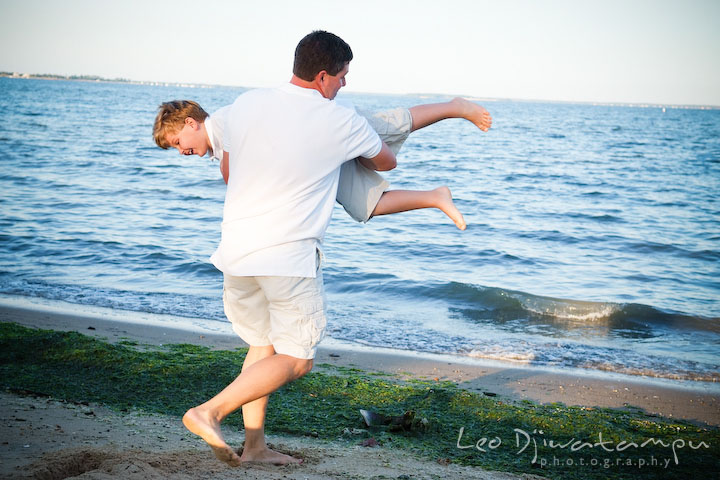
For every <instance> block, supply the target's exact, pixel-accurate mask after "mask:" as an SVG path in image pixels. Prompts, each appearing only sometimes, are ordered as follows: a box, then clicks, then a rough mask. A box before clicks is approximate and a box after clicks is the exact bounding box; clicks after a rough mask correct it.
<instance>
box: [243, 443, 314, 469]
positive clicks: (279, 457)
mask: <svg viewBox="0 0 720 480" xmlns="http://www.w3.org/2000/svg"><path fill="white" fill-rule="evenodd" d="M240 461H241V462H257V463H272V464H273V465H290V464H299V463H302V459H300V458H295V457H291V456H290V455H285V454H284V453H280V452H276V451H275V450H271V449H269V448H268V447H267V446H266V447H264V448H258V449H253V450H250V449H248V448H245V449H243V452H242V455H241V456H240Z"/></svg>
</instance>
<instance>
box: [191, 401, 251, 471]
mask: <svg viewBox="0 0 720 480" xmlns="http://www.w3.org/2000/svg"><path fill="white" fill-rule="evenodd" d="M182 421H183V424H184V425H185V428H187V429H188V430H190V431H191V432H192V433H194V434H195V435H197V436H199V437H201V438H202V439H203V440H205V442H207V444H208V445H210V448H212V450H213V452H214V453H215V456H216V457H217V458H218V460H220V461H222V462H225V463H227V464H228V465H230V466H231V467H239V466H240V463H241V460H240V457H239V456H238V454H237V453H235V452H234V451H233V449H232V448H230V446H229V445H228V444H227V443H225V439H223V436H222V433H221V432H220V424H219V423H218V422H217V421H216V420H215V419H214V418H210V416H209V415H207V414H206V413H205V412H202V411H200V410H199V409H198V408H197V407H195V408H191V409H190V410H188V411H187V412H185V415H184V416H183V419H182Z"/></svg>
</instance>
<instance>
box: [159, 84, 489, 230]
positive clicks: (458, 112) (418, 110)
mask: <svg viewBox="0 0 720 480" xmlns="http://www.w3.org/2000/svg"><path fill="white" fill-rule="evenodd" d="M229 108H230V106H229V105H228V106H225V107H222V108H220V109H219V110H218V111H216V112H215V113H213V114H212V115H208V114H207V113H206V112H205V110H203V109H202V107H201V106H200V105H198V104H197V103H195V102H192V101H190V100H175V101H171V102H165V103H163V104H162V105H160V108H159V112H158V115H157V117H156V119H155V125H154V128H153V137H154V140H155V143H156V144H157V145H158V146H159V147H160V148H163V149H168V148H176V149H177V150H178V151H179V152H180V154H182V155H198V156H201V157H202V156H204V155H205V154H206V153H210V156H211V157H212V158H217V159H218V160H220V161H221V163H220V170H221V172H222V175H223V179H224V180H225V183H227V182H228V178H229V170H228V167H227V165H226V164H225V163H223V162H222V140H223V128H224V123H225V117H226V115H227V112H228V110H229ZM363 116H365V117H366V118H367V120H368V122H370V125H371V126H372V127H373V129H374V130H375V131H376V132H378V134H379V135H380V138H381V139H382V140H383V141H385V143H387V145H388V146H389V147H390V149H391V150H392V151H393V153H395V154H396V155H397V153H398V152H399V150H400V148H401V147H402V145H403V143H404V142H405V139H406V138H407V137H408V135H409V134H410V133H411V132H414V131H415V130H419V129H421V128H424V127H426V126H428V125H431V124H433V123H435V122H438V121H440V120H444V119H448V118H464V119H466V120H468V121H471V122H472V123H474V124H475V125H476V126H477V127H478V128H479V129H480V130H482V131H487V130H488V129H489V128H490V126H491V125H492V118H491V117H490V114H489V113H488V112H487V110H485V109H484V108H483V107H481V106H480V105H477V104H475V103H472V102H469V101H467V100H465V99H463V98H459V97H458V98H455V99H453V100H452V101H450V102H444V103H434V104H424V105H417V106H414V107H410V108H409V109H404V108H397V109H394V110H387V111H382V112H378V113H375V114H374V115H364V114H363ZM388 185H389V184H388V183H387V182H386V181H385V180H384V179H383V178H382V177H381V176H380V175H379V174H377V173H375V172H374V171H372V170H370V169H367V168H365V167H364V166H363V165H362V164H361V163H360V161H358V160H355V161H353V162H346V163H345V164H343V166H342V169H341V171H340V184H339V187H338V194H337V201H338V203H340V204H341V205H342V206H343V208H345V210H346V211H347V213H348V214H349V215H350V216H351V217H352V218H353V219H355V220H356V221H358V222H363V223H364V222H367V221H368V220H369V219H370V218H372V217H374V216H376V215H389V214H392V213H399V212H405V211H408V210H416V209H420V208H437V209H439V210H441V211H443V212H444V213H445V214H446V215H447V216H448V217H450V219H451V220H453V222H455V225H456V226H457V227H458V228H459V229H461V230H465V228H466V224H465V220H464V219H463V216H462V214H461V213H460V212H459V211H458V209H457V208H456V207H455V204H454V203H453V201H452V196H451V194H450V190H449V189H448V188H447V187H439V188H436V189H434V190H426V191H415V190H389V191H387V190H386V189H387V187H388Z"/></svg>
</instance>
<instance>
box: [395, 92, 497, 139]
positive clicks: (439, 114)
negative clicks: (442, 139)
mask: <svg viewBox="0 0 720 480" xmlns="http://www.w3.org/2000/svg"><path fill="white" fill-rule="evenodd" d="M409 110H410V115H412V129H411V130H410V131H411V132H414V131H415V130H419V129H421V128H425V127H427V126H428V125H432V124H433V123H435V122H439V121H440V120H445V119H448V118H464V119H465V120H468V121H470V122H472V123H474V124H475V125H476V126H477V127H478V128H479V129H480V130H482V131H483V132H487V131H488V130H489V129H490V127H491V126H492V117H491V116H490V114H489V113H488V111H487V110H485V108H483V107H482V106H480V105H478V104H477V103H474V102H471V101H469V100H465V99H464V98H461V97H456V98H454V99H452V100H451V101H449V102H444V103H426V104H424V105H416V106H414V107H410V108H409Z"/></svg>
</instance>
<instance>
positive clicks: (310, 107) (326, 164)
mask: <svg viewBox="0 0 720 480" xmlns="http://www.w3.org/2000/svg"><path fill="white" fill-rule="evenodd" d="M221 110H222V109H221ZM216 113H217V112H216ZM223 115H225V117H226V120H227V123H226V125H225V126H224V128H223V133H224V134H221V135H220V136H222V137H223V142H224V145H223V150H225V151H228V152H230V164H229V169H230V172H231V175H230V179H229V182H228V189H227V192H226V197H225V207H224V211H223V225H222V239H221V241H220V245H219V246H218V248H217V250H216V251H215V253H214V254H213V255H212V257H211V261H212V262H213V264H214V265H215V266H216V267H217V268H218V269H219V270H221V271H223V272H224V273H226V274H229V275H233V276H291V277H315V276H316V273H317V265H316V249H319V248H320V246H321V244H322V240H323V237H324V234H325V230H326V229H327V226H328V224H329V223H330V217H331V215H332V210H333V206H334V203H335V196H336V192H337V185H338V177H339V172H340V166H341V165H342V164H343V163H344V162H345V161H348V160H351V159H354V158H356V157H360V156H363V157H368V158H372V157H374V156H376V155H377V154H378V153H380V150H381V148H382V142H381V141H380V138H379V137H378V135H377V133H376V132H375V131H374V130H373V129H372V128H371V127H370V125H369V124H368V122H367V120H366V119H365V118H363V117H361V116H360V115H358V114H357V113H356V112H355V111H354V110H351V109H349V108H346V107H343V106H340V105H338V104H337V103H335V102H334V101H331V100H327V99H325V98H323V97H322V95H320V93H319V92H317V91H316V90H311V89H307V88H302V87H298V86H295V85H292V84H290V83H288V84H285V85H282V86H280V87H278V88H273V89H258V90H252V91H250V92H246V93H245V94H243V95H241V96H240V97H238V99H237V100H236V101H235V103H234V104H233V105H232V106H231V107H230V110H229V111H227V112H223ZM211 132H212V133H210V132H209V134H210V136H211V138H212V137H215V136H216V134H217V132H218V130H217V128H215V129H214V130H213V127H211ZM235 145H237V146H238V148H237V150H233V147H234V146H235ZM215 151H216V149H215V147H214V146H213V156H214V155H215V153H214V152H215ZM236 172H237V173H238V174H236Z"/></svg>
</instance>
